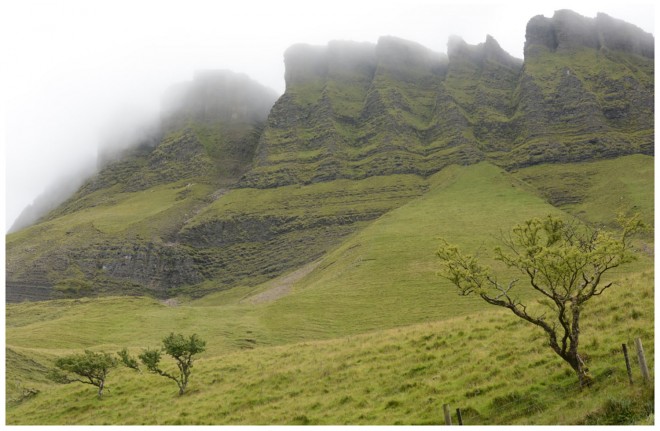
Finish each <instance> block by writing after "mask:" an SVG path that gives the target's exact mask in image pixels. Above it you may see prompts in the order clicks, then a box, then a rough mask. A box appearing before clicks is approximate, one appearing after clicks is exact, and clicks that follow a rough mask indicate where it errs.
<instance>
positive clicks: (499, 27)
mask: <svg viewBox="0 0 660 431" xmlns="http://www.w3.org/2000/svg"><path fill="white" fill-rule="evenodd" d="M564 8H568V9H572V10H574V11H576V12H578V13H580V14H582V15H585V16H588V17H595V16H596V13H597V12H604V13H607V14H608V15H611V16H613V17H615V18H619V19H623V20H625V21H628V22H631V23H633V24H635V25H637V26H638V27H641V28H642V29H643V30H645V31H647V32H651V33H652V32H654V28H653V25H654V17H655V10H654V8H653V5H652V3H651V2H648V3H640V4H634V3H625V4H622V3H607V2H574V1H573V2H552V1H551V2H545V3H543V5H541V4H535V3H534V2H510V1H509V2H502V1H499V2H489V1H481V2H476V3H474V4H466V3H458V2H456V3H451V2H444V1H433V2H431V1H421V0H407V1H403V0H401V1H387V0H380V1H334V2H303V1H281V0H280V1H254V0H253V1H249V0H245V1H241V2H219V1H211V0H185V1H183V0H180V1H167V0H165V1H155V0H145V1H139V2H135V1H124V0H95V1H87V0H68V1H66V0H63V1H58V2H52V1H46V0H23V1H13V2H2V3H1V6H0V31H1V32H2V33H1V34H0V38H1V40H0V43H1V44H2V54H3V62H2V65H1V67H0V70H1V71H0V73H1V75H0V78H1V82H2V95H3V96H2V98H0V103H2V105H0V106H1V111H2V123H1V124H0V127H2V129H4V130H0V132H3V131H4V133H0V137H1V138H2V139H3V146H2V147H3V150H4V160H5V178H4V181H5V187H4V188H3V189H4V191H5V196H4V199H3V202H4V203H5V211H3V213H4V215H5V220H4V222H5V232H6V231H7V229H8V228H9V227H10V226H11V225H12V224H13V223H14V221H15V220H16V218H17V217H18V216H19V214H20V213H21V212H22V211H23V210H24V209H26V208H27V207H28V206H30V205H32V209H31V210H32V211H33V212H34V214H39V213H43V212H44V211H45V210H47V209H48V208H50V207H52V206H53V205H55V203H57V202H59V201H61V200H63V199H65V198H66V197H67V196H68V195H70V194H71V193H73V191H75V189H76V188H77V187H78V186H79V185H80V184H81V183H82V181H83V180H84V179H85V178H86V177H87V176H89V175H91V174H92V173H93V172H94V171H95V169H97V164H98V155H99V153H102V154H103V155H104V159H107V158H108V157H110V158H111V157H112V154H116V153H117V152H118V151H120V150H121V149H123V148H125V147H126V146H127V145H129V144H131V143H132V142H134V141H136V140H139V139H141V138H143V137H144V136H145V135H148V134H149V133H150V130H152V129H151V128H152V127H154V124H155V122H156V121H157V118H158V113H159V107H160V100H161V97H162V95H163V94H164V93H165V91H166V89H167V88H169V87H170V86H171V85H173V84H176V83H178V82H183V81H190V80H191V79H192V78H193V76H194V74H195V72H196V71H198V70H209V69H229V70H233V71H235V72H239V73H245V74H247V75H248V76H249V77H250V78H252V79H254V80H256V81H258V82H260V83H261V84H263V85H265V86H267V87H270V88H273V89H274V90H275V91H276V92H278V93H280V94H281V93H282V92H283V91H284V79H283V77H284V64H283V53H284V51H285V50H286V49H287V48H288V47H289V46H291V45H293V44H295V43H307V44H318V45H325V44H327V42H329V41H331V40H352V41H358V42H371V43H375V42H376V41H377V40H378V37H380V36H385V35H392V36H397V37H400V38H403V39H409V40H412V41H415V42H418V43H420V44H422V45H424V46H426V47H428V48H430V49H432V50H434V51H437V52H446V46H447V41H448V39H449V37H450V36H451V35H459V36H461V37H462V38H463V39H464V40H465V41H466V42H467V43H470V44H477V43H481V42H483V41H484V40H485V39H486V35H488V34H490V35H492V36H493V37H494V38H495V39H496V40H497V42H498V43H499V44H500V46H501V47H502V48H503V49H504V50H506V51H507V52H509V53H510V54H511V55H513V56H515V57H518V58H522V57H523V45H524V40H525V26H526V24H527V21H528V20H529V19H530V18H532V17H533V16H535V15H539V14H542V15H545V16H548V17H550V16H552V15H553V13H554V11H555V10H557V9H564ZM40 195H42V198H40V199H37V197H38V196H40Z"/></svg>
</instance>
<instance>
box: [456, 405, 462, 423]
mask: <svg viewBox="0 0 660 431" xmlns="http://www.w3.org/2000/svg"><path fill="white" fill-rule="evenodd" d="M456 417H457V418H458V424H459V425H463V416H462V415H461V409H456Z"/></svg>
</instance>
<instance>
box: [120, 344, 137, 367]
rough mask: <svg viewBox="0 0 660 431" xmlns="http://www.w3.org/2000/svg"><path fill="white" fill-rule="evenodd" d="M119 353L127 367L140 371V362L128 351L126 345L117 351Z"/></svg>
mask: <svg viewBox="0 0 660 431" xmlns="http://www.w3.org/2000/svg"><path fill="white" fill-rule="evenodd" d="M117 355H118V356H119V360H120V361H121V363H122V364H124V366H125V367H128V368H131V369H133V370H135V371H140V366H139V364H138V361H137V360H136V359H135V358H134V357H132V356H131V355H130V354H129V353H128V350H127V349H126V347H124V348H123V349H122V350H121V351H119V352H117Z"/></svg>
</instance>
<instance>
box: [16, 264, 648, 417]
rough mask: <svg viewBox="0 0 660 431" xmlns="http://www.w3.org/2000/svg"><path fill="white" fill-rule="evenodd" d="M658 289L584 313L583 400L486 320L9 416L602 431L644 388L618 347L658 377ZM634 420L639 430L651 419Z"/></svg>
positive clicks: (609, 297) (238, 361) (607, 300)
mask: <svg viewBox="0 0 660 431" xmlns="http://www.w3.org/2000/svg"><path fill="white" fill-rule="evenodd" d="M652 281H653V273H652V272H646V273H643V274H636V275H632V276H630V277H628V278H627V279H626V280H624V283H623V286H618V287H619V288H617V289H612V290H610V291H608V292H607V294H606V295H605V296H603V297H602V301H600V302H598V303H594V304H593V306H591V307H589V310H588V313H585V320H584V325H583V331H584V333H583V344H584V346H585V350H586V352H587V353H588V355H589V358H590V359H589V366H590V368H591V371H592V373H593V374H594V376H595V377H596V384H595V386H594V387H593V388H592V389H589V390H584V391H579V390H578V389H577V384H576V382H575V376H574V375H573V373H572V372H571V371H570V370H569V369H567V366H565V365H564V364H563V363H562V362H561V361H560V360H559V359H558V358H557V357H556V356H555V355H554V354H553V353H551V352H550V350H549V349H548V348H547V346H545V342H544V338H543V335H542V334H541V333H540V331H538V330H536V329H533V328H531V327H530V326H528V325H526V324H524V323H523V322H521V321H519V320H518V319H516V318H515V317H513V316H511V315H510V314H508V313H506V312H505V311H504V310H495V309H489V310H486V311H482V312H479V313H474V314H471V315H468V316H461V317H454V318H451V319H447V320H444V321H436V322H426V323H422V324H417V325H413V326H407V327H401V328H394V329H389V330H381V331H375V332H370V333H366V334H362V335H357V336H350V337H341V338H338V339H333V340H327V341H315V342H304V343H300V344H290V345H284V346H278V347H264V348H256V349H254V350H249V351H236V352H230V353H220V354H217V353H215V354H212V353H209V354H205V355H204V357H202V358H200V360H199V361H198V362H197V363H196V365H195V369H194V373H193V377H192V380H191V385H190V392H189V393H188V394H186V395H185V396H183V397H178V396H177V395H176V387H175V386H174V385H173V384H172V383H171V382H169V381H166V380H165V379H162V378H159V377H157V376H152V375H148V374H147V375H145V374H143V375H138V374H135V373H133V372H132V371H129V370H125V369H118V370H115V371H113V373H112V374H111V377H110V379H109V381H108V387H109V388H110V391H108V392H107V395H106V396H105V397H104V399H103V400H102V401H98V400H97V399H96V397H95V396H94V391H93V390H90V388H88V387H85V386H83V385H68V386H57V385H50V386H43V387H42V392H41V393H39V394H38V395H36V396H35V397H33V398H31V399H29V400H27V401H24V402H23V403H20V404H18V405H15V406H10V407H9V408H8V410H7V422H8V424H18V423H20V424H62V423H67V424H160V425H166V424H234V425H238V424H440V423H442V413H441V405H442V404H443V403H449V404H450V405H451V407H452V408H455V407H460V408H461V409H462V411H463V412H464V415H463V417H464V420H465V421H466V424H470V425H474V424H550V423H552V424H575V423H581V422H584V421H585V418H586V417H587V416H588V415H589V414H591V415H592V417H591V419H592V420H596V419H598V418H600V419H601V420H605V419H607V418H606V417H605V416H604V415H605V412H603V411H602V410H603V406H604V405H605V404H606V403H607V402H608V401H611V400H614V401H621V402H623V401H625V400H630V399H632V400H636V399H638V398H639V397H640V396H641V395H642V394H641V391H640V386H639V382H640V375H639V371H638V369H637V368H635V369H634V370H633V372H634V378H635V380H636V382H637V383H638V385H637V386H632V387H631V386H630V385H629V384H628V382H627V375H626V370H625V366H624V365H623V361H622V359H621V354H620V345H621V343H622V342H627V343H628V344H629V346H631V342H632V340H633V339H634V338H635V337H638V336H639V337H642V338H643V340H644V341H645V342H646V343H645V349H646V353H647V359H649V362H650V363H649V365H650V367H651V368H653V364H654V360H653V358H654V348H653V343H652V342H650V340H652V339H653V336H654V334H653V325H652V322H653V301H652V296H653V288H652ZM624 286H626V287H627V288H624ZM106 347H107V348H108V349H110V346H106ZM112 347H118V346H112ZM637 404H640V403H637ZM637 404H634V406H637ZM641 404H643V403H641ZM634 406H633V407H634ZM635 409H638V407H635ZM628 414H629V415H633V413H628ZM634 414H635V415H637V416H635V417H630V418H629V419H630V420H632V421H646V420H648V419H647V418H646V417H645V415H644V414H643V413H634ZM647 423H648V422H647Z"/></svg>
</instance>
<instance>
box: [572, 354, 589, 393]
mask: <svg viewBox="0 0 660 431" xmlns="http://www.w3.org/2000/svg"><path fill="white" fill-rule="evenodd" d="M566 361H567V362H568V363H569V364H570V365H571V368H573V370H574V371H575V373H576V374H577V377H578V381H579V382H580V389H582V388H585V387H589V386H591V383H592V381H593V379H592V378H591V376H590V375H589V369H588V368H587V367H586V366H585V365H584V361H582V358H581V357H580V355H579V354H575V355H574V356H571V357H570V358H568V359H567V360H566Z"/></svg>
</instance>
